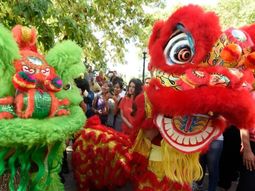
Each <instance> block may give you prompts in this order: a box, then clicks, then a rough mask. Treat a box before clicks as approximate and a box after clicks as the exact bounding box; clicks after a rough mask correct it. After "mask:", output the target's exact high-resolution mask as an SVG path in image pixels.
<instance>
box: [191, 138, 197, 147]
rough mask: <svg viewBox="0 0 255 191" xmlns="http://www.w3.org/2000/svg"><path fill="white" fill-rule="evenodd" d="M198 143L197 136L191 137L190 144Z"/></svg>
mask: <svg viewBox="0 0 255 191" xmlns="http://www.w3.org/2000/svg"><path fill="white" fill-rule="evenodd" d="M196 143H197V141H196V137H191V138H190V144H192V145H195V144H196Z"/></svg>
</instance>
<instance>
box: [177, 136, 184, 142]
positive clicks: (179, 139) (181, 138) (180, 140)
mask: <svg viewBox="0 0 255 191" xmlns="http://www.w3.org/2000/svg"><path fill="white" fill-rule="evenodd" d="M183 139H184V136H183V135H180V136H179V137H178V139H177V143H180V144H182V142H183Z"/></svg>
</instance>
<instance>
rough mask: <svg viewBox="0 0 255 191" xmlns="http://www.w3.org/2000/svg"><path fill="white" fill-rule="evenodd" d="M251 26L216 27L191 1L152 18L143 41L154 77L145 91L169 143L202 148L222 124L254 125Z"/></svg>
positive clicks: (185, 148) (191, 149)
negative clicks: (167, 14)
mask: <svg viewBox="0 0 255 191" xmlns="http://www.w3.org/2000/svg"><path fill="white" fill-rule="evenodd" d="M254 31H255V27H254V26H249V27H244V28H243V29H234V28H230V29H228V30H226V31H224V32H222V31H221V27H220V25H219V21H218V17H217V16H216V15H215V14H214V13H213V12H204V11H203V9H201V8H200V7H198V6H194V5H188V6H185V7H182V8H180V9H178V10H177V11H176V12H175V13H173V14H172V15H171V16H170V17H169V18H168V19H167V20H166V21H158V22H156V23H155V25H154V28H153V31H152V34H151V37H150V41H149V53H150V56H151V60H150V66H149V68H151V69H152V70H153V72H154V73H155V77H154V79H152V80H151V82H150V85H149V86H148V87H146V88H145V94H146V96H147V97H148V100H149V101H148V102H149V103H147V105H150V106H151V110H152V118H153V120H154V123H155V124H156V126H157V127H158V129H159V131H160V133H161V135H162V137H163V138H164V140H165V141H167V142H168V143H169V144H170V145H172V146H173V147H175V148H176V149H178V150H180V151H182V152H187V153H192V152H196V151H200V150H202V149H204V148H205V147H206V146H207V145H208V144H209V143H210V142H211V141H212V140H213V139H214V138H216V137H217V136H219V135H220V134H221V133H222V131H223V130H224V129H225V127H226V124H234V125H236V126H237V127H239V128H253V127H254V122H255V121H254V114H255V113H254V111H255V105H254V101H253V99H252V96H251V93H250V92H251V90H252V84H253V81H254V78H253V71H252V69H253V68H254V66H255V59H254V58H255V56H254V55H255V54H254V52H253V48H254V44H253V41H252V38H251V37H250V35H249V34H254ZM253 38H254V35H253ZM145 100H146V99H145Z"/></svg>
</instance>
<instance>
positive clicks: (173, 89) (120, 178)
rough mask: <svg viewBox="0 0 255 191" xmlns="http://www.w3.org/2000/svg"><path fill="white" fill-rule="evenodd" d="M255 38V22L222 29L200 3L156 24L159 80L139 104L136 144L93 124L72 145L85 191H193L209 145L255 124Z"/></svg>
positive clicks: (153, 47) (153, 46) (152, 49)
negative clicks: (123, 188)
mask: <svg viewBox="0 0 255 191" xmlns="http://www.w3.org/2000/svg"><path fill="white" fill-rule="evenodd" d="M193 19H195V21H194V20H193ZM254 34H255V26H254V25H253V26H252V25H251V26H246V27H244V28H242V29H234V28H230V29H228V30H226V31H224V32H222V31H221V28H220V25H219V21H218V18H217V16H216V15H215V14H214V13H212V12H208V13H206V12H204V11H203V10H202V9H201V8H200V7H198V6H194V5H189V6H185V7H182V8H180V9H178V10H177V11H176V12H175V13H173V14H172V15H171V16H170V17H169V18H168V19H167V20H166V21H158V22H156V23H155V25H154V27H153V31H152V35H151V37H150V41H149V53H150V56H151V61H150V69H152V70H153V71H154V73H155V78H153V79H152V80H151V82H150V84H149V86H148V87H145V90H144V93H143V94H142V95H140V96H139V97H138V98H137V99H136V104H137V107H138V110H137V112H136V125H135V126H136V128H137V134H136V136H135V139H134V142H132V141H131V139H129V138H127V137H125V136H124V135H122V134H120V133H116V132H114V131H113V130H110V129H108V128H106V127H104V126H102V125H100V124H99V123H97V122H96V120H95V119H90V120H89V122H88V123H87V125H86V127H85V128H84V129H83V130H82V131H81V132H80V134H78V136H77V139H76V142H75V144H74V153H73V164H74V172H75V177H76V179H77V182H78V187H79V189H80V190H88V189H89V188H90V187H96V188H104V187H108V188H111V189H114V188H115V187H116V186H119V185H121V184H123V183H124V182H125V181H127V180H130V181H131V182H132V183H133V186H134V189H133V190H139V191H142V190H143V191H177V190H178V191H184V190H185V191H186V190H191V189H190V185H191V183H192V181H194V180H199V179H200V177H201V174H202V170H201V167H200V164H199V155H200V153H201V152H202V151H205V150H206V149H207V147H208V145H209V144H210V143H211V141H212V140H214V139H215V138H217V137H218V136H219V135H220V134H221V133H222V132H223V131H224V129H225V128H226V127H227V126H228V125H229V124H234V125H236V126H237V127H239V128H246V129H247V128H253V127H254V122H255V118H254V114H255V113H254V112H255V105H254V101H253V99H252V96H251V93H250V92H251V91H252V89H253V87H252V85H253V82H254V78H253V69H254V66H255V52H253V51H254V43H253V40H254V38H255V35H254Z"/></svg>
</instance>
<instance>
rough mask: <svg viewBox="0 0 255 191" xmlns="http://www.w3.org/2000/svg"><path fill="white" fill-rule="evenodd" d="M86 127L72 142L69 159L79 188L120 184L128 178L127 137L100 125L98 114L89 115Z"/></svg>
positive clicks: (111, 186)
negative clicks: (96, 115)
mask: <svg viewBox="0 0 255 191" xmlns="http://www.w3.org/2000/svg"><path fill="white" fill-rule="evenodd" d="M86 126H87V127H86V128H84V129H83V130H81V132H80V134H79V135H78V136H77V138H76V140H75V142H74V145H73V150H74V152H73V157H72V162H73V167H74V176H75V177H76V180H77V185H78V187H79V189H80V190H82V189H83V188H85V189H87V188H97V189H100V188H103V187H105V186H107V187H108V188H110V189H113V188H114V187H116V186H120V185H123V184H124V183H125V182H126V181H127V180H128V178H129V177H130V160H131V156H130V154H129V148H130V147H131V142H130V141H129V139H128V137H127V136H126V135H124V134H122V133H118V132H116V131H114V130H113V129H110V128H107V127H105V126H103V125H101V124H100V122H99V120H98V117H92V118H90V119H89V120H88V122H87V124H86ZM95 131H96V132H97V133H96V132H95ZM85 141H86V142H85ZM120 157H121V158H122V159H121V158H120ZM120 159H121V160H120Z"/></svg>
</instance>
